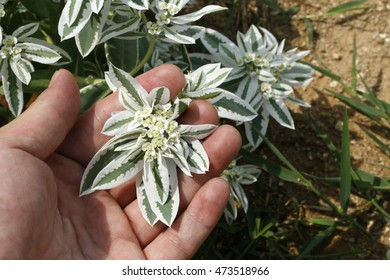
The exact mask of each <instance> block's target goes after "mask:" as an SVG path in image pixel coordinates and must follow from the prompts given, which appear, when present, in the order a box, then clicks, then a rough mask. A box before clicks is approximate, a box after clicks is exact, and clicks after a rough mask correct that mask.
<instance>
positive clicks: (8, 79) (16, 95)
mask: <svg viewBox="0 0 390 280" xmlns="http://www.w3.org/2000/svg"><path fill="white" fill-rule="evenodd" d="M8 66H9V64H8V61H7V60H5V61H4V62H3V65H2V69H1V74H2V76H1V78H2V83H3V92H4V96H5V99H6V101H7V103H8V108H9V109H10V111H11V113H12V114H13V115H14V116H15V117H16V116H19V115H20V114H21V113H22V110H23V104H24V99H23V86H22V82H21V81H20V80H19V79H18V78H17V77H16V75H15V74H14V73H13V71H12V69H11V68H10V67H8Z"/></svg>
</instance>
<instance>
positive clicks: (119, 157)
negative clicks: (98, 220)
mask: <svg viewBox="0 0 390 280" xmlns="http://www.w3.org/2000/svg"><path fill="white" fill-rule="evenodd" d="M106 80H107V83H108V84H109V85H110V87H111V89H112V90H117V91H118V94H119V101H120V103H121V104H122V106H123V107H124V108H125V110H124V111H121V112H117V113H115V114H113V115H112V117H111V118H110V119H108V120H107V122H106V124H105V125H104V127H103V131H102V133H103V134H105V135H108V136H113V138H112V139H111V140H110V141H109V142H107V143H106V144H105V145H104V146H103V147H102V148H101V149H100V150H99V151H98V152H97V154H96V155H95V156H94V158H93V159H92V160H91V162H90V163H89V165H88V166H87V169H86V171H85V174H84V176H83V179H82V183H81V189H80V194H81V195H85V194H89V193H91V192H94V191H96V190H107V189H112V188H114V187H117V186H119V185H121V184H123V183H125V182H127V181H128V180H130V179H131V178H132V177H134V176H136V178H137V197H138V203H139V207H140V209H141V212H142V214H143V215H144V217H145V219H146V220H147V221H148V222H149V223H150V224H151V225H153V224H154V223H156V222H157V221H159V220H160V221H162V222H163V223H165V224H166V225H168V226H170V225H171V224H172V222H173V221H174V219H175V216H176V214H177V211H178V207H179V185H178V179H177V171H176V168H177V167H178V168H179V169H180V170H181V171H182V172H183V173H184V174H186V175H188V176H191V173H197V174H203V173H205V172H207V171H208V168H209V161H208V157H207V154H206V151H205V150H204V148H203V146H202V144H201V143H200V141H199V140H200V139H203V138H204V137H207V136H208V135H209V134H210V133H211V132H212V131H213V130H214V129H215V128H216V126H215V125H208V124H205V125H182V124H179V123H178V122H177V120H176V119H177V118H178V117H179V116H180V114H181V113H182V111H181V110H182V107H183V105H184V106H185V105H186V104H187V105H188V102H189V100H181V99H177V98H176V99H175V100H173V101H171V100H170V92H169V90H168V89H167V88H165V87H160V88H155V89H153V90H151V91H150V92H149V93H148V92H146V91H145V89H144V88H143V87H142V86H141V85H140V84H139V83H138V82H137V81H136V80H135V79H134V78H132V77H131V76H130V75H129V74H127V73H126V72H124V71H123V70H120V69H118V68H116V67H115V66H113V65H110V70H109V71H108V72H107V73H106Z"/></svg>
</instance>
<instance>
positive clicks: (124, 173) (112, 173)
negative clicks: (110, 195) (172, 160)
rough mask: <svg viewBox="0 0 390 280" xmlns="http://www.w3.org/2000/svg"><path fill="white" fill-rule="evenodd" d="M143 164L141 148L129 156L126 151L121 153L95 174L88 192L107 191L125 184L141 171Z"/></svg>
mask: <svg viewBox="0 0 390 280" xmlns="http://www.w3.org/2000/svg"><path fill="white" fill-rule="evenodd" d="M143 162H144V152H143V151H142V150H141V148H139V149H138V150H137V151H135V152H133V153H132V154H130V155H129V154H128V151H125V152H122V153H121V154H120V156H119V157H118V156H116V157H115V158H114V159H113V160H112V161H111V162H109V163H108V164H107V165H106V166H105V167H104V168H103V169H102V170H101V171H100V172H99V173H98V174H97V176H96V178H95V180H94V181H93V185H92V188H91V189H90V192H93V191H96V190H108V189H112V188H115V187H118V186H120V185H122V184H123V183H126V182H127V181H129V180H130V179H131V178H133V177H134V176H136V175H137V174H138V173H139V172H140V171H141V170H142V168H143ZM87 193H89V192H87ZM87 193H85V194H87Z"/></svg>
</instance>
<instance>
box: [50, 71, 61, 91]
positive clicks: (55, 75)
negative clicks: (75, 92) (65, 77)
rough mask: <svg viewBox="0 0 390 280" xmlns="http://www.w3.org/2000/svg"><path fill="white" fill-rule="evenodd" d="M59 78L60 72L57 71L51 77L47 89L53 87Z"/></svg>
mask: <svg viewBox="0 0 390 280" xmlns="http://www.w3.org/2000/svg"><path fill="white" fill-rule="evenodd" d="M59 76H60V71H59V70H57V71H55V72H54V74H53V76H52V77H51V80H50V83H49V87H50V86H52V85H54V84H55V82H56V80H57V79H58V77H59Z"/></svg>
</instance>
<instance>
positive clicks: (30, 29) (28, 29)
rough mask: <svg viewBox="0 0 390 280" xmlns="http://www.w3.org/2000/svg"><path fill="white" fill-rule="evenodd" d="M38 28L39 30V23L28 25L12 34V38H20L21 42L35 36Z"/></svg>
mask: <svg viewBox="0 0 390 280" xmlns="http://www.w3.org/2000/svg"><path fill="white" fill-rule="evenodd" d="M38 28H39V23H30V24H26V25H23V26H21V27H19V28H18V29H16V30H15V31H14V32H13V33H12V36H14V37H16V38H18V41H20V40H21V39H24V38H26V37H29V36H31V35H33V34H34V33H35V32H37V31H38Z"/></svg>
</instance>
